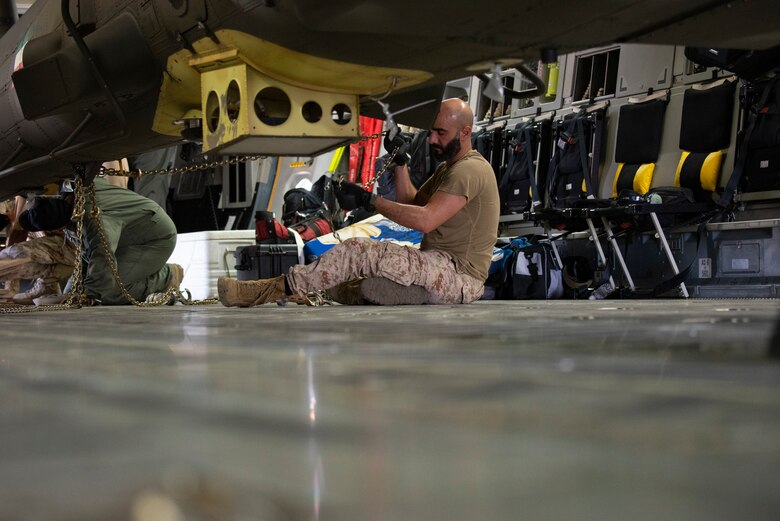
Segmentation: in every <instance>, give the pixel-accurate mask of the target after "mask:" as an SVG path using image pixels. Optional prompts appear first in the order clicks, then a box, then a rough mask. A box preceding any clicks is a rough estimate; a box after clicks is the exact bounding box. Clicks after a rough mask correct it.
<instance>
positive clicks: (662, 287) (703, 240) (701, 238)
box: [651, 221, 707, 297]
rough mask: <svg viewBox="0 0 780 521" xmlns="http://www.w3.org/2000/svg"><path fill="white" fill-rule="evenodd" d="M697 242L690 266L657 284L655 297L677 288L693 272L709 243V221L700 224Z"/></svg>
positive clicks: (653, 294) (654, 292)
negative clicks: (692, 269)
mask: <svg viewBox="0 0 780 521" xmlns="http://www.w3.org/2000/svg"><path fill="white" fill-rule="evenodd" d="M696 242H697V245H696V254H695V255H694V256H693V259H691V262H690V263H689V264H688V266H687V267H686V268H685V269H683V270H680V273H678V274H676V275H674V276H673V277H671V278H669V279H666V280H664V281H662V282H659V283H658V284H656V286H655V287H654V288H653V292H652V293H651V295H652V296H653V297H658V296H660V295H663V294H664V293H666V292H667V291H669V290H671V289H672V288H675V287H677V286H679V285H680V284H681V283H683V282H685V279H687V278H688V274H689V273H690V272H691V268H693V265H694V264H696V262H697V261H698V260H699V258H700V257H701V256H702V254H703V253H704V248H705V246H706V245H707V221H705V222H703V223H701V224H699V228H698V233H697V235H696Z"/></svg>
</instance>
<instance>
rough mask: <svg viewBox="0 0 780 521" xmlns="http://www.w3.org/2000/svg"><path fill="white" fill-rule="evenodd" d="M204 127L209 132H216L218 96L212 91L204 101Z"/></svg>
mask: <svg viewBox="0 0 780 521" xmlns="http://www.w3.org/2000/svg"><path fill="white" fill-rule="evenodd" d="M206 125H208V127H209V132H216V130H217V125H219V96H217V93H216V92H214V91H213V90H212V91H211V92H209V96H208V98H207V99H206Z"/></svg>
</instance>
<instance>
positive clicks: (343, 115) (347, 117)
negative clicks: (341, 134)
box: [330, 103, 352, 125]
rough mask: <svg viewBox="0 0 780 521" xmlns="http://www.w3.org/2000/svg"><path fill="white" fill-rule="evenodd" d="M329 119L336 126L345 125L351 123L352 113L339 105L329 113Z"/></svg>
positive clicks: (342, 105)
mask: <svg viewBox="0 0 780 521" xmlns="http://www.w3.org/2000/svg"><path fill="white" fill-rule="evenodd" d="M330 117H331V119H332V120H333V121H335V122H336V124H337V125H346V124H347V123H349V122H350V121H352V111H351V110H350V108H349V107H348V106H347V105H345V104H343V103H339V104H337V105H335V106H334V107H333V110H331V111H330Z"/></svg>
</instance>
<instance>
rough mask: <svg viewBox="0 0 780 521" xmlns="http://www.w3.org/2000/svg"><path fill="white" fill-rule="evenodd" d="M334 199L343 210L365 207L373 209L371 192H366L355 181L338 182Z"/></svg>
mask: <svg viewBox="0 0 780 521" xmlns="http://www.w3.org/2000/svg"><path fill="white" fill-rule="evenodd" d="M336 199H337V200H338V202H339V206H341V207H342V208H343V209H344V210H354V209H355V208H365V209H366V210H370V211H373V210H374V205H373V194H372V193H371V192H366V191H365V190H363V187H362V186H360V185H358V184H355V183H340V184H339V185H337V187H336Z"/></svg>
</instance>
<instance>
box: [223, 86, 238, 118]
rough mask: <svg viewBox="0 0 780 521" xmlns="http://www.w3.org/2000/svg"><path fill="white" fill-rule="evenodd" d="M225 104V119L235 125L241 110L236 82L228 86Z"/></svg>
mask: <svg viewBox="0 0 780 521" xmlns="http://www.w3.org/2000/svg"><path fill="white" fill-rule="evenodd" d="M225 103H226V105H227V110H226V112H227V117H228V119H229V120H230V122H231V123H235V122H236V121H237V120H238V113H239V112H240V110H241V90H240V89H239V88H238V83H236V80H233V81H231V82H230V85H228V89H227V95H226V96H225Z"/></svg>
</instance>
